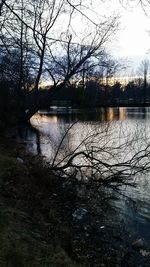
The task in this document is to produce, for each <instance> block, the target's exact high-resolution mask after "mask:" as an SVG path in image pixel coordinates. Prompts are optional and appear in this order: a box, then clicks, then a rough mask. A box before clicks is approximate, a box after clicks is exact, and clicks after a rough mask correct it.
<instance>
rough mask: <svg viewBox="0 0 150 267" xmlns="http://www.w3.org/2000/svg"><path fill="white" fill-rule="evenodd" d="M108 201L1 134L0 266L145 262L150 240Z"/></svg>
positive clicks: (103, 194) (105, 194)
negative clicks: (56, 173) (55, 171)
mask: <svg viewBox="0 0 150 267" xmlns="http://www.w3.org/2000/svg"><path fill="white" fill-rule="evenodd" d="M112 203H113V201H112V198H111V194H110V192H109V193H108V192H104V190H103V189H99V190H98V189H97V188H94V187H93V186H91V185H90V186H89V187H84V186H83V185H82V186H81V185H78V184H77V183H73V182H71V181H68V180H64V179H62V180H61V179H58V178H57V177H55V176H54V175H53V174H52V173H50V172H49V170H48V168H47V167H46V166H45V165H44V164H43V161H42V159H41V158H40V157H33V156H31V155H29V154H27V153H25V152H24V149H23V148H22V147H21V146H18V147H17V148H16V146H15V145H14V140H13V139H10V138H9V139H8V138H7V139H6V138H2V137H0V206H1V208H0V229H1V231H0V242H1V244H2V245H1V247H0V266H15V267H16V266H19V267H20V266H52V267H53V266H54V267H55V266H67V267H69V266H72V267H74V266H116V267H117V266H118V267H119V266H143V267H145V266H149V262H150V252H149V251H150V250H149V247H148V245H149V244H148V243H147V241H146V240H143V238H142V237H141V236H139V235H137V233H136V231H135V232H134V231H133V232H132V231H131V229H130V228H129V227H128V225H127V224H126V223H125V222H124V221H123V220H122V218H121V217H120V216H118V214H117V211H116V209H115V208H114V207H113V205H112Z"/></svg>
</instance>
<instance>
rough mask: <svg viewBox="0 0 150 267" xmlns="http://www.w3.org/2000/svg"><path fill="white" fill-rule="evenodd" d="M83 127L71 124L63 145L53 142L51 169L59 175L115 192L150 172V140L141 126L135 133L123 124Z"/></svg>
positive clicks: (65, 132) (66, 130)
mask: <svg viewBox="0 0 150 267" xmlns="http://www.w3.org/2000/svg"><path fill="white" fill-rule="evenodd" d="M82 127H83V128H82V129H81V125H80V123H79V122H76V123H73V124H72V125H69V126H68V128H67V129H65V131H63V132H62V138H61V140H60V142H59V145H58V146H55V144H54V143H53V146H54V151H55V153H54V157H53V158H52V160H51V163H50V166H49V168H50V170H51V171H53V172H54V173H55V175H58V176H60V177H64V178H70V179H73V180H74V179H75V180H76V179H77V181H80V182H81V183H90V182H95V183H96V184H97V185H98V186H100V185H103V186H110V187H111V188H114V189H115V188H118V187H119V186H122V185H131V186H135V185H136V183H135V180H134V179H133V178H134V177H135V175H138V173H140V174H141V173H144V172H147V171H149V170H150V163H149V159H150V145H149V139H148V138H145V133H144V132H142V131H141V129H139V128H138V127H137V125H135V131H134V132H132V134H131V133H130V131H128V128H127V125H122V123H120V124H119V125H118V124H115V123H113V124H107V123H104V124H102V125H101V126H100V125H95V126H93V125H92V126H90V125H88V126H87V125H86V126H85V127H86V128H85V129H84V126H82ZM77 129H78V138H76V139H75V134H74V133H75V132H76V130H77ZM79 129H80V130H81V131H80V132H79ZM68 138H69V139H68Z"/></svg>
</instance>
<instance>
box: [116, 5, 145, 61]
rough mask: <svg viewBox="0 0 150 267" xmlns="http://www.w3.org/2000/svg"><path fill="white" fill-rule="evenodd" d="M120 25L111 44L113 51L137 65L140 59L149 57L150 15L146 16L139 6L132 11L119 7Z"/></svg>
mask: <svg viewBox="0 0 150 267" xmlns="http://www.w3.org/2000/svg"><path fill="white" fill-rule="evenodd" d="M120 10H121V19H120V20H121V26H120V28H121V29H120V30H119V32H118V33H117V35H116V38H115V39H116V40H115V42H114V44H113V47H112V48H113V49H112V50H113V51H114V52H113V53H114V55H116V56H118V57H127V58H129V59H131V60H133V62H134V64H133V65H134V66H136V65H138V64H139V63H140V61H141V60H143V59H145V58H147V59H150V34H149V33H148V31H150V17H149V18H148V17H146V15H145V14H144V11H143V10H142V8H141V7H140V6H137V7H134V8H133V9H132V11H128V10H126V9H124V8H121V7H120Z"/></svg>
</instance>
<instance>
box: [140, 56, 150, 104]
mask: <svg viewBox="0 0 150 267" xmlns="http://www.w3.org/2000/svg"><path fill="white" fill-rule="evenodd" d="M148 71H149V61H148V60H147V59H145V60H143V61H142V62H141V64H140V66H139V69H138V74H139V75H140V76H143V101H144V104H145V103H146V89H147V84H148V81H147V76H148Z"/></svg>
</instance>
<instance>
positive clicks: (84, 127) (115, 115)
mask: <svg viewBox="0 0 150 267" xmlns="http://www.w3.org/2000/svg"><path fill="white" fill-rule="evenodd" d="M75 121H78V123H77V125H76V127H74V129H73V135H72V134H71V133H70V135H68V137H67V138H66V139H65V143H64V146H63V147H62V153H64V154H65V149H68V150H69V149H70V151H71V149H72V147H73V146H75V145H76V144H77V142H78V141H79V139H80V138H81V137H82V136H83V135H84V133H85V132H87V131H88V130H89V129H90V128H91V127H93V126H94V125H98V126H99V127H101V125H103V123H105V122H109V124H110V125H111V124H115V129H116V131H117V129H118V130H119V129H120V124H121V125H124V129H125V130H124V131H123V130H121V131H120V133H119V134H120V136H122V138H124V136H125V134H126V133H127V132H128V133H130V132H132V133H133V132H134V130H135V128H136V126H137V124H138V127H139V131H140V132H143V133H144V134H145V136H147V135H148V136H149V133H150V126H149V125H150V108H123V107H122V108H105V109H104V108H103V109H99V110H94V111H93V110H91V112H90V110H82V111H81V110H80V111H79V112H77V110H76V113H69V114H65V115H61V114H57V115H54V114H52V115H51V114H46V115H44V114H36V115H35V116H33V117H32V119H31V124H32V126H33V127H31V126H30V127H29V125H28V126H27V127H24V128H23V127H20V128H19V129H18V141H19V142H22V141H24V142H25V144H26V148H27V150H28V151H31V152H32V153H34V154H41V155H43V156H44V157H45V158H46V159H47V161H51V159H52V158H53V151H54V150H56V147H57V145H58V143H60V140H61V138H62V136H63V135H64V133H65V131H66V127H68V125H69V124H70V123H72V122H75ZM92 125H93V126H92ZM143 136H144V135H143ZM115 137H116V135H115V133H114V135H113V134H112V136H111V139H113V138H115ZM100 142H101V140H100ZM140 145H141V144H140ZM133 149H135V147H134V148H133ZM136 180H137V181H138V186H137V188H126V190H125V193H126V194H128V196H131V197H132V198H133V199H134V200H135V203H136V209H138V213H137V211H135V212H134V210H133V209H131V206H130V205H129V203H128V202H127V201H125V200H123V199H121V198H120V201H116V202H115V203H114V204H115V207H116V208H118V209H119V211H120V210H122V211H123V213H122V215H121V216H122V217H123V220H124V221H126V222H127V224H131V227H134V229H135V228H136V229H137V231H138V232H139V233H143V235H144V231H143V224H144V229H147V228H148V226H149V222H150V209H149V199H150V182H149V175H148V174H146V175H145V176H142V177H137V179H136ZM124 214H125V215H124ZM149 239H150V236H149Z"/></svg>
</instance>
